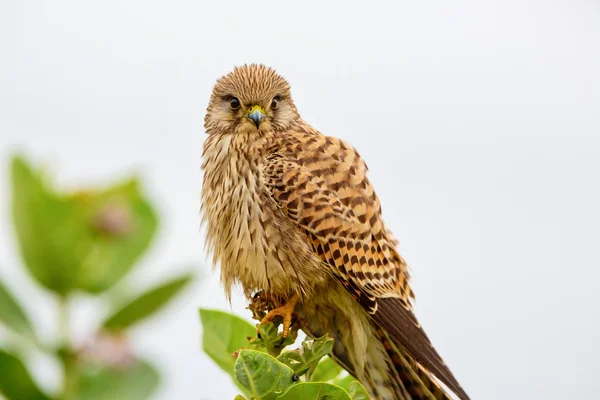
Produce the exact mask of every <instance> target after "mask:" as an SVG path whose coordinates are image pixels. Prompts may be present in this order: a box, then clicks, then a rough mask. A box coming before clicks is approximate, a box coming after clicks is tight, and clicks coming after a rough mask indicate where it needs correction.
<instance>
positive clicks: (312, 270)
mask: <svg viewBox="0 0 600 400" xmlns="http://www.w3.org/2000/svg"><path fill="white" fill-rule="evenodd" d="M220 145H221V146H223V145H227V143H226V142H224V143H221V144H220ZM257 158H258V157H257ZM259 165H260V160H259V159H256V158H253V157H252V156H251V155H248V154H240V153H239V152H236V151H232V149H231V148H228V149H222V148H221V149H219V148H215V149H210V148H209V149H207V148H205V152H204V163H203V169H204V182H203V188H202V202H203V204H202V214H203V220H204V223H205V225H206V234H207V244H208V246H209V247H210V250H211V251H212V252H213V262H214V263H215V264H216V263H220V265H221V280H222V282H223V284H224V286H225V289H226V291H227V292H228V293H229V292H230V291H231V289H232V286H233V285H234V284H235V283H238V282H239V283H241V285H242V287H243V289H244V292H245V293H246V295H250V294H251V293H252V292H255V291H258V290H268V291H270V292H274V293H276V294H280V295H282V296H287V295H290V294H292V293H300V294H302V295H307V294H310V293H312V292H313V291H314V290H315V288H316V286H319V285H325V283H326V280H327V279H328V278H329V276H328V274H327V269H326V268H323V267H322V265H321V261H320V259H319V258H318V257H317V256H316V255H315V254H314V253H313V251H312V248H311V247H310V245H309V243H308V241H307V240H306V237H305V236H304V235H303V234H302V233H301V232H300V230H299V229H298V228H297V227H296V226H295V225H294V224H293V223H292V222H291V221H290V220H289V219H288V218H287V217H286V216H285V215H283V213H282V212H281V211H280V209H279V207H278V206H277V204H276V203H275V201H274V200H273V198H272V197H271V196H270V195H269V194H268V193H267V191H266V190H265V187H264V184H263V182H262V177H261V173H260V170H259Z"/></svg>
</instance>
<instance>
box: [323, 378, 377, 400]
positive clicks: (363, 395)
mask: <svg viewBox="0 0 600 400" xmlns="http://www.w3.org/2000/svg"><path fill="white" fill-rule="evenodd" d="M332 383H333V384H334V385H336V386H339V387H341V388H342V389H344V390H345V391H347V392H348V393H349V394H350V397H351V398H352V400H369V395H368V393H367V390H366V389H365V387H364V386H363V385H361V384H360V382H359V381H357V380H356V378H355V377H353V376H352V375H345V376H343V377H338V378H336V379H334V380H333V382H332Z"/></svg>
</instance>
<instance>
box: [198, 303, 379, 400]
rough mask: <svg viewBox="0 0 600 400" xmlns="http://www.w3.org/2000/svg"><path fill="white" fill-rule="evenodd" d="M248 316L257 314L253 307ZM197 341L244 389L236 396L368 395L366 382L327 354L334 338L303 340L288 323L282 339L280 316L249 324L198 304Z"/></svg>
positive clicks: (364, 398)
mask: <svg viewBox="0 0 600 400" xmlns="http://www.w3.org/2000/svg"><path fill="white" fill-rule="evenodd" d="M253 311H254V313H253V314H254V315H253V318H254V319H256V320H259V321H260V319H261V317H262V315H258V314H257V313H256V311H255V310H253ZM200 319H201V321H202V327H203V332H204V333H203V337H202V347H203V349H204V351H205V352H206V353H207V354H208V355H209V356H210V357H211V358H212V359H213V361H214V362H215V363H217V365H218V366H219V367H221V369H222V370H223V371H225V372H226V373H227V374H229V375H230V376H231V377H232V379H233V381H234V383H235V384H236V385H237V387H238V388H239V389H240V390H241V391H242V393H243V395H238V396H236V397H235V400H246V399H251V400H319V399H321V400H325V399H327V400H368V399H369V396H368V394H367V392H366V390H365V388H364V387H363V386H362V385H361V384H360V383H359V382H358V381H357V380H356V379H355V378H354V377H352V376H351V375H349V374H348V373H347V372H346V371H344V370H343V369H342V367H340V366H339V365H338V364H337V363H336V362H335V361H334V360H333V359H332V358H330V357H329V356H328V355H329V354H330V353H331V350H332V348H333V339H331V338H328V337H326V336H324V337H322V338H318V339H314V340H310V339H307V340H304V341H303V342H302V344H301V348H298V349H295V350H290V349H289V347H290V346H291V345H294V343H295V342H296V339H297V336H298V330H297V327H293V328H292V330H291V331H290V334H289V335H288V337H287V338H285V339H282V338H281V336H280V334H279V332H278V326H279V322H276V323H275V324H273V323H267V324H264V325H260V324H257V325H256V326H253V325H252V324H250V323H248V322H246V321H245V320H243V319H241V318H239V317H237V316H235V315H232V314H229V313H225V312H222V311H216V310H207V309H200Z"/></svg>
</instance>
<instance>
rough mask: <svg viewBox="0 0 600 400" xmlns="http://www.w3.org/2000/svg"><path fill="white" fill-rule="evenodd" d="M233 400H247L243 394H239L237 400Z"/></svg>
mask: <svg viewBox="0 0 600 400" xmlns="http://www.w3.org/2000/svg"><path fill="white" fill-rule="evenodd" d="M233 400H246V398H245V397H244V396H242V395H241V394H238V395H237V396H235V398H234V399H233Z"/></svg>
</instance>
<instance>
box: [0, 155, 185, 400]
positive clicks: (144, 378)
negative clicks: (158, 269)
mask: <svg viewBox="0 0 600 400" xmlns="http://www.w3.org/2000/svg"><path fill="white" fill-rule="evenodd" d="M11 178H12V216H13V222H14V229H15V233H16V237H17V241H18V245H19V250H20V253H21V256H22V259H23V261H24V266H25V268H26V269H27V271H28V272H29V275H30V276H31V277H32V278H33V279H34V280H35V281H37V283H39V284H40V285H41V286H42V287H44V288H46V289H47V290H48V291H50V292H51V293H53V294H54V295H55V296H56V297H57V298H58V300H59V301H58V304H59V312H58V315H59V316H60V321H58V324H57V325H58V326H59V329H60V332H59V336H60V341H59V343H48V340H45V338H41V337H39V335H37V334H36V329H35V327H34V325H33V324H32V323H31V319H30V318H29V317H28V316H27V314H26V313H25V311H24V308H23V307H22V306H21V305H20V304H19V302H18V301H17V299H16V298H15V297H14V295H13V294H12V293H11V291H10V290H9V288H7V287H6V285H5V284H4V283H3V282H2V281H0V324H2V325H4V326H5V327H6V328H7V329H6V330H7V332H8V333H9V334H10V333H12V336H11V337H12V338H13V339H23V340H21V341H20V342H26V343H27V344H28V345H29V346H26V347H27V348H30V349H33V350H35V351H43V352H46V353H48V354H50V355H52V356H54V357H56V359H58V360H59V361H60V364H61V365H62V369H63V374H62V375H63V380H62V387H61V390H60V393H59V394H57V395H51V394H48V393H45V392H44V391H43V390H42V389H40V388H39V387H38V386H37V384H36V383H35V381H34V380H33V379H32V378H31V375H30V374H29V372H28V371H27V368H26V366H25V363H24V362H23V361H22V359H21V358H20V356H21V354H19V353H20V352H18V351H17V350H16V349H17V346H9V347H10V348H4V349H0V371H1V372H0V394H1V395H2V396H4V397H5V398H6V399H8V400H38V399H39V400H50V399H57V400H104V399H106V400H108V399H129V400H144V399H147V398H149V397H150V396H151V395H152V393H153V392H154V391H155V389H156V388H157V386H158V384H159V379H160V376H159V373H158V371H157V370H156V368H155V367H154V366H152V365H151V364H150V363H149V362H148V361H145V360H143V359H142V358H140V357H138V356H137V355H135V354H133V352H132V350H131V348H130V346H129V345H128V341H127V332H126V331H127V329H129V328H132V327H133V326H135V325H136V324H138V323H139V322H141V321H142V320H144V319H146V318H149V317H151V316H154V315H155V314H156V312H157V311H158V310H159V309H160V308H162V307H163V306H165V305H166V304H167V303H168V302H169V301H170V300H171V299H172V298H173V297H174V296H175V295H176V294H177V293H179V292H180V291H181V290H182V289H183V288H185V287H186V286H187V284H188V283H189V282H190V281H191V280H192V279H193V276H192V274H185V275H183V276H180V277H177V278H175V279H172V280H170V281H167V282H164V283H161V284H159V285H158V286H156V287H154V288H152V289H150V290H148V291H146V292H144V293H138V294H137V295H131V296H130V298H129V299H128V300H127V301H125V302H121V304H120V305H118V306H114V305H113V302H112V301H111V299H110V296H102V297H100V299H102V300H103V301H106V302H107V303H108V304H107V308H108V309H110V310H111V311H110V312H109V313H108V315H107V316H106V318H105V319H104V321H103V322H102V323H101V324H100V325H99V326H98V328H97V331H96V334H94V335H93V337H91V338H89V340H88V341H87V342H86V344H85V345H84V346H76V345H75V344H74V343H73V342H72V340H71V338H70V337H69V332H70V325H71V321H70V319H69V307H70V303H71V302H72V301H73V296H72V295H73V294H74V293H76V292H84V293H87V294H88V295H91V296H99V295H101V294H103V293H104V292H106V291H107V290H108V289H110V288H111V287H113V286H114V285H115V284H116V283H117V282H120V281H121V280H122V279H123V278H124V277H125V276H126V275H127V274H128V273H129V272H130V271H131V270H132V269H133V268H134V267H135V265H136V261H137V260H139V259H140V257H141V256H142V255H143V254H144V253H145V252H146V251H147V250H148V248H149V246H150V244H151V242H152V239H153V238H154V236H155V234H156V231H157V227H158V218H157V215H156V213H155V211H154V209H153V207H152V206H151V204H150V203H149V202H148V200H147V199H145V198H144V196H143V193H142V190H141V185H140V183H139V181H138V180H137V179H135V178H132V179H129V180H126V181H124V182H121V183H118V184H116V185H114V186H112V187H109V188H106V189H96V188H94V189H90V190H85V191H78V192H60V191H58V190H57V189H55V188H54V187H53V186H52V185H51V183H50V182H49V180H48V178H47V176H46V174H45V173H44V171H41V170H35V169H34V168H33V167H32V166H31V165H29V164H28V163H27V161H26V160H25V159H24V158H23V157H21V156H14V157H13V158H12V160H11ZM107 297H108V298H107ZM13 342H14V341H13ZM9 343H10V342H9ZM5 347H6V346H5ZM21 347H22V346H21Z"/></svg>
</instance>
